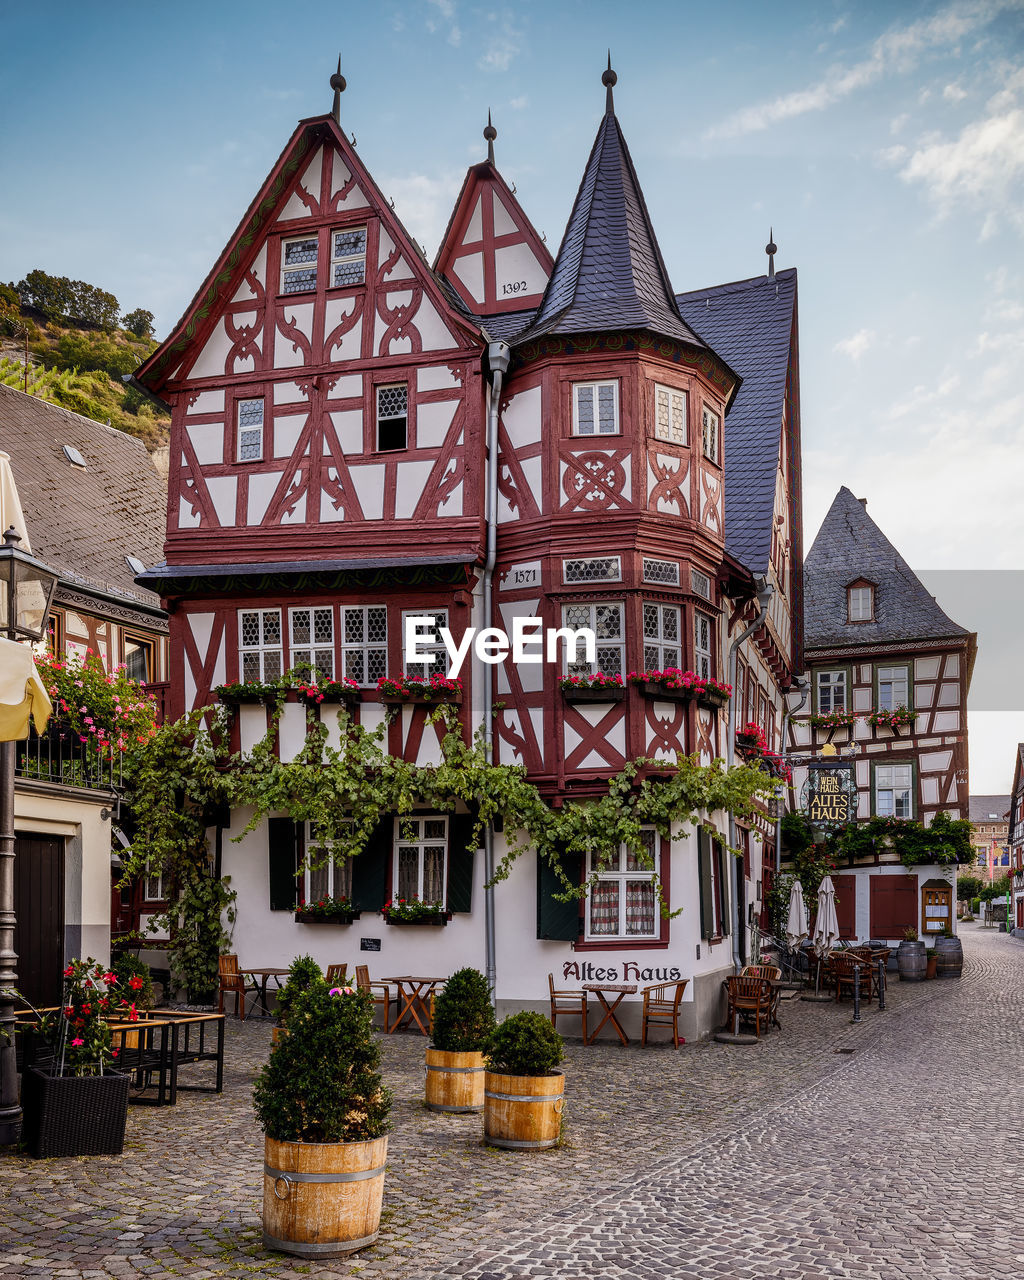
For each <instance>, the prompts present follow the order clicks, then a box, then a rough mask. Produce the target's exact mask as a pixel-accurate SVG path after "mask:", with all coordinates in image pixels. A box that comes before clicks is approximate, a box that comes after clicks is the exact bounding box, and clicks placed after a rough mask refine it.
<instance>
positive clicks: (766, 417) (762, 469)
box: [676, 268, 797, 574]
mask: <svg viewBox="0 0 1024 1280" xmlns="http://www.w3.org/2000/svg"><path fill="white" fill-rule="evenodd" d="M796 284H797V282H796V271H795V270H793V269H792V268H790V269H789V270H786V271H779V272H777V273H776V275H775V277H774V279H770V278H769V277H768V276H756V277H755V278H753V279H751V280H737V281H735V282H734V283H732V284H720V285H716V286H714V287H713V288H710V289H694V290H693V291H692V292H689V293H680V294H678V295H677V297H676V302H677V303H678V306H679V310H680V312H681V313H682V316H683V318H684V319H685V320H687V321H688V322H689V323H690V324H691V325H692V326H693V327H694V328H695V329H697V330H698V332H699V333H700V334H701V336H702V337H703V338H704V340H705V341H706V342H707V343H709V344H710V345H711V347H712V348H713V349H714V351H715V352H716V354H717V355H719V356H721V357H722V359H723V360H725V361H727V362H728V364H729V366H730V368H732V369H733V370H735V372H736V373H738V374H739V376H740V377H741V378H742V379H743V381H742V383H741V385H740V389H739V391H738V392H737V393H736V396H735V399H734V400H733V402H732V404H731V406H730V408H729V412H728V413H727V415H726V419H725V443H724V450H725V549H726V551H727V552H728V553H729V554H730V555H732V556H735V558H736V559H737V560H738V561H739V562H740V564H742V565H744V566H745V567H746V568H747V569H749V570H750V572H751V573H754V574H764V573H767V571H768V565H769V558H770V556H771V539H772V519H773V518H774V513H775V477H776V472H777V470H778V465H779V444H780V435H781V431H782V416H783V410H784V407H785V398H786V375H787V371H788V368H789V349H790V339H791V337H792V336H793V331H794V325H795V320H796V310H795V308H796Z"/></svg>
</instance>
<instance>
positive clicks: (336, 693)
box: [295, 683, 363, 707]
mask: <svg viewBox="0 0 1024 1280" xmlns="http://www.w3.org/2000/svg"><path fill="white" fill-rule="evenodd" d="M295 696H296V698H297V699H298V701H299V702H301V703H303V704H304V705H305V706H307V707H322V706H323V705H324V704H325V703H326V704H327V705H328V706H341V705H342V704H343V703H344V704H347V705H351V706H355V704H356V703H359V702H362V700H363V691H362V689H354V688H352V686H351V685H344V684H340V683H331V684H330V685H321V686H320V687H319V688H318V689H317V688H315V687H313V688H309V689H297V690H296V692H295Z"/></svg>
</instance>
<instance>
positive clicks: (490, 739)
mask: <svg viewBox="0 0 1024 1280" xmlns="http://www.w3.org/2000/svg"><path fill="white" fill-rule="evenodd" d="M510 355H511V348H510V347H509V345H508V343H507V342H492V343H490V344H489V345H488V348H487V363H488V365H489V367H490V371H491V382H490V387H489V389H488V391H489V394H488V398H487V557H486V559H485V560H484V576H483V606H484V607H483V613H484V626H485V627H489V626H491V625H492V624H493V621H494V619H493V617H492V613H493V608H494V606H493V595H494V592H493V578H494V562H495V559H496V558H497V555H498V406H499V404H500V403H501V386H502V382H503V380H504V377H505V374H506V373H507V372H508V362H509V356H510ZM492 675H493V673H492V671H491V669H490V667H488V668H486V670H485V671H484V705H483V717H484V745H485V747H486V750H487V758H488V759H489V760H493V759H494V686H493V681H492ZM484 878H485V882H486V886H487V887H486V888H485V889H484V937H485V969H484V973H485V975H486V977H487V985H488V987H490V990H491V1000H492V1001H493V1000H494V998H495V988H496V985H497V979H498V974H497V957H496V946H495V940H494V885H493V884H492V883H491V882H492V880H493V879H494V827H493V825H492V824H491V823H488V824H487V826H486V827H485V828H484Z"/></svg>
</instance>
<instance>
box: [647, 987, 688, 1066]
mask: <svg viewBox="0 0 1024 1280" xmlns="http://www.w3.org/2000/svg"><path fill="white" fill-rule="evenodd" d="M689 981H690V979H689V978H684V979H683V980H682V982H660V983H657V984H656V985H654V986H650V987H644V1011H643V1023H642V1026H641V1031H640V1044H641V1046H643V1045H646V1044H647V1028H648V1026H649V1024H650V1023H652V1022H659V1023H660V1022H668V1023H671V1026H672V1047H673V1048H674V1049H678V1048H679V1046H680V1045H681V1044H685V1043H686V1039H685V1037H683V1036H681V1035H680V1034H679V1002H680V1000H682V998H683V992H684V991H685V990H686V987H687V984H688V983H689Z"/></svg>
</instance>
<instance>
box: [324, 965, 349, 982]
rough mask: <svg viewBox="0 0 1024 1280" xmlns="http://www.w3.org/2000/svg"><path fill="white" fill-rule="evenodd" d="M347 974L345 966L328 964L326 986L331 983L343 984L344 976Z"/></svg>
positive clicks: (346, 966)
mask: <svg viewBox="0 0 1024 1280" xmlns="http://www.w3.org/2000/svg"><path fill="white" fill-rule="evenodd" d="M347 973H348V965H347V964H329V965H328V966H327V985H328V986H330V985H331V984H332V983H337V982H344V981H345V975H346V974H347Z"/></svg>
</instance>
